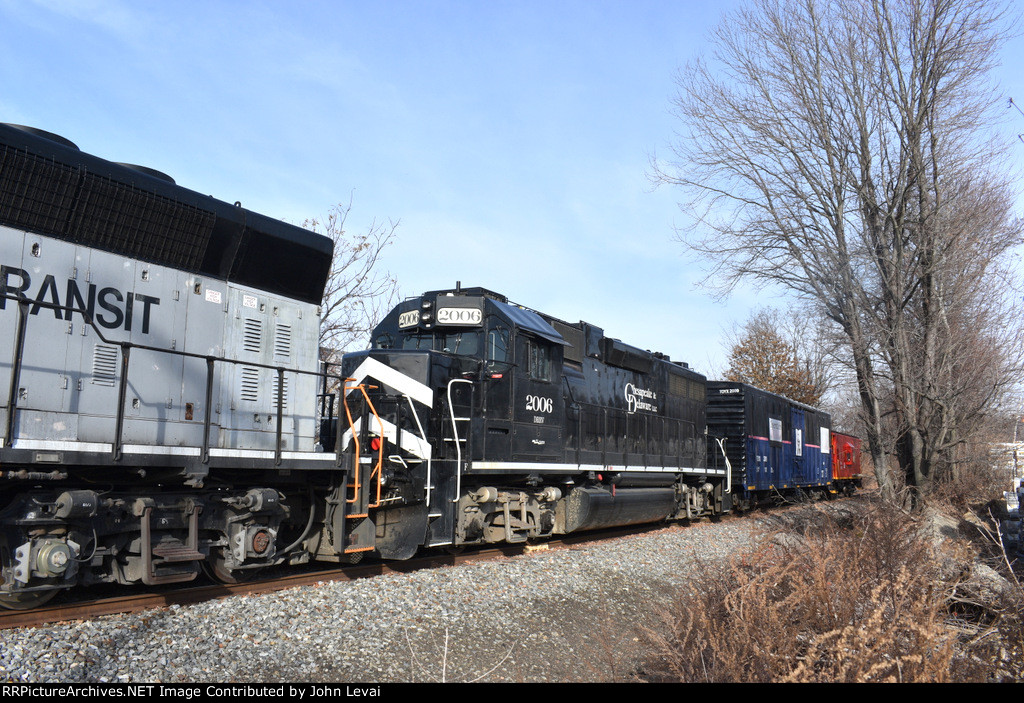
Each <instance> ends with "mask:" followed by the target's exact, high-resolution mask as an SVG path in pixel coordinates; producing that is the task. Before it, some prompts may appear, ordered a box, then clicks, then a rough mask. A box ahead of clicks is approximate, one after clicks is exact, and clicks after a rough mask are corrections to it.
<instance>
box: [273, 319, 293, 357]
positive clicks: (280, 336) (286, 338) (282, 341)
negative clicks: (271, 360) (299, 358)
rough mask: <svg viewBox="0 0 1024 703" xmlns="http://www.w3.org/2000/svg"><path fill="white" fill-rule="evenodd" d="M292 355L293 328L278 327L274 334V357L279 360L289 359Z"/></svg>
mask: <svg viewBox="0 0 1024 703" xmlns="http://www.w3.org/2000/svg"><path fill="white" fill-rule="evenodd" d="M291 355H292V327H291V325H278V326H277V328H276V329H275V334H274V356H275V357H277V358H279V359H289V358H291Z"/></svg>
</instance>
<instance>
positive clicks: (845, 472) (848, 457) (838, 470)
mask: <svg viewBox="0 0 1024 703" xmlns="http://www.w3.org/2000/svg"><path fill="white" fill-rule="evenodd" d="M832 483H833V484H834V485H835V487H836V490H837V491H839V492H842V493H849V492H852V491H853V490H854V488H856V487H858V486H860V485H861V473H860V439H858V438H857V437H851V436H850V435H847V434H843V433H841V432H833V433H832Z"/></svg>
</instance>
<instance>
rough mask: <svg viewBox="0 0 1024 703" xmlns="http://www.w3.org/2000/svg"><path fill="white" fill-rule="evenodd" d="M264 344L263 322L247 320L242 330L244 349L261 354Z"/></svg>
mask: <svg viewBox="0 0 1024 703" xmlns="http://www.w3.org/2000/svg"><path fill="white" fill-rule="evenodd" d="M262 343H263V322H261V321H260V320H250V319H249V318H246V319H245V321H244V326H243V328H242V349H244V350H245V351H247V352H256V353H259V350H260V346H261V345H262Z"/></svg>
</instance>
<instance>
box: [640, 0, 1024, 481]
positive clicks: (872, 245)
mask: <svg viewBox="0 0 1024 703" xmlns="http://www.w3.org/2000/svg"><path fill="white" fill-rule="evenodd" d="M1005 27H1006V22H1005V16H1004V11H1003V9H1002V7H1001V6H1000V5H999V4H998V3H995V2H991V1H989V0H895V1H892V2H886V1H885V0H838V1H828V2H819V1H818V0H795V1H794V2H786V1H784V0H757V1H756V2H754V3H753V4H752V5H751V6H749V7H747V8H744V9H741V10H740V11H738V12H737V13H735V14H734V15H733V16H731V17H728V18H726V20H725V21H724V22H723V23H722V24H721V25H720V26H719V28H718V29H717V30H716V32H715V35H714V46H715V53H714V55H713V56H712V57H711V59H710V60H698V61H695V62H693V63H692V64H691V65H690V66H688V67H687V69H686V70H685V71H684V72H682V73H681V74H680V77H679V80H678V83H679V89H680V92H679V97H678V99H677V101H676V108H677V110H678V115H679V117H680V118H681V120H682V122H683V125H684V131H683V132H682V133H681V134H680V136H679V139H678V141H677V142H676V144H675V145H674V152H675V155H676V159H675V160H674V162H672V163H662V162H657V161H656V162H655V164H654V168H655V173H656V177H657V178H658V179H659V180H661V181H662V182H665V183H670V184H674V185H677V186H680V187H682V188H683V189H684V190H685V192H686V193H687V194H688V196H689V197H690V200H689V202H687V203H686V207H685V208H684V209H685V211H687V212H689V213H691V214H693V216H694V226H693V229H692V230H691V233H690V236H688V237H686V241H687V242H688V243H689V244H690V245H691V246H692V247H693V248H694V249H695V250H696V251H698V252H700V253H702V254H705V255H708V256H710V257H712V259H713V260H714V261H715V262H716V264H717V266H716V268H715V269H714V271H713V274H712V275H713V276H716V280H718V281H719V282H720V283H722V285H723V286H724V287H725V288H726V289H728V288H729V287H731V286H732V285H733V284H735V283H736V282H737V281H738V280H740V279H754V280H756V281H758V282H760V283H762V284H765V285H769V284H775V285H778V286H781V287H783V288H785V289H788V290H789V291H791V292H792V293H795V294H796V295H797V296H799V297H802V298H804V299H806V300H810V301H814V302H815V304H817V305H818V306H819V308H820V310H821V311H822V313H823V314H824V315H825V316H826V317H827V318H828V319H830V320H831V321H832V322H834V323H835V325H836V326H837V327H838V329H839V330H841V331H842V334H843V337H844V339H845V342H846V345H847V348H848V351H849V358H850V361H851V363H852V365H853V367H854V371H855V376H856V380H857V387H858V393H859V396H860V403H861V409H862V413H863V420H864V427H865V429H866V433H867V439H868V443H869V447H870V450H871V453H872V458H873V460H874V464H875V470H876V475H877V477H878V480H879V485H880V486H882V489H883V491H884V492H888V490H889V488H890V486H891V480H890V479H891V475H890V467H889V465H888V463H887V461H886V459H887V457H886V454H885V450H886V447H887V446H888V447H894V448H895V455H896V458H897V460H898V466H899V468H900V469H901V470H902V471H904V472H905V473H906V475H907V478H908V479H909V482H910V483H911V484H912V485H916V486H923V485H924V484H926V483H927V482H928V481H929V480H930V478H931V477H932V476H933V474H934V471H935V470H936V467H937V466H938V465H940V464H941V463H942V462H945V461H948V458H949V457H950V456H951V454H950V452H949V451H947V450H948V448H949V446H951V444H955V443H956V442H958V441H959V440H958V439H957V435H958V434H959V433H960V432H961V430H963V429H965V428H964V426H963V423H964V422H965V421H966V419H967V418H968V417H969V416H970V412H971V411H970V410H969V409H968V408H967V406H962V411H961V412H959V413H958V412H954V411H953V410H952V401H953V399H955V398H957V397H961V396H962V395H963V389H960V388H958V384H959V382H961V381H963V380H964V378H965V375H964V373H963V369H965V368H967V367H968V366H973V364H972V358H971V357H972V355H973V354H974V353H975V352H976V351H977V350H978V348H979V347H978V345H981V344H982V343H983V342H986V341H988V340H994V339H995V338H997V337H998V336H999V334H1000V332H999V330H998V329H995V328H992V327H979V325H980V324H982V323H984V324H989V325H990V324H993V322H992V320H993V319H994V317H998V315H995V316H994V317H992V316H990V317H981V318H975V319H974V320H973V321H972V320H971V317H970V313H968V311H969V310H972V309H974V310H977V309H978V308H979V307H984V306H986V305H987V306H994V305H996V304H997V301H996V300H993V299H986V298H985V291H988V290H990V288H989V287H988V286H987V285H986V282H987V281H989V280H991V278H992V277H993V276H996V275H1006V274H1007V268H1006V267H1005V266H1004V264H1005V261H1006V256H1007V254H1008V253H1009V251H1010V249H1011V248H1012V247H1013V246H1015V245H1016V244H1018V243H1019V242H1020V240H1021V225H1020V222H1019V221H1018V220H1016V219H1015V218H1014V217H1013V216H1012V214H1011V213H1012V210H1011V208H1012V197H1011V189H1010V187H1009V183H1008V179H1007V177H1006V176H1005V174H1004V172H1003V171H1002V170H1000V168H999V164H1000V163H1001V160H1000V159H999V158H998V157H999V153H998V146H997V145H996V146H995V147H994V145H993V144H992V143H991V142H989V141H987V140H985V139H984V138H983V135H984V134H985V128H986V126H987V125H988V124H989V123H990V120H991V118H992V114H993V113H992V108H993V106H994V105H995V104H996V102H997V99H996V96H995V95H994V93H993V92H992V91H991V88H990V86H989V84H988V81H987V71H988V70H989V69H990V68H991V67H992V65H993V64H994V62H995V61H996V58H997V51H998V48H999V46H1000V45H1001V43H1002V41H1003V39H1004V38H1005ZM1004 280H1005V279H1004ZM960 311H962V313H961V312H960ZM958 319H959V320H962V323H958V322H957V320H958ZM968 329H969V331H970V332H971V339H973V340H974V343H970V344H968V345H965V344H964V341H965V339H964V338H963V337H960V336H957V335H960V334H962V333H964V332H965V331H966V330H968ZM1014 338H1016V337H1014ZM1017 351H1019V348H1017V349H1015V350H1011V352H1010V353H1009V354H1007V355H1005V356H1004V357H1003V358H1002V361H1003V363H1001V364H999V365H997V366H995V367H989V368H990V370H991V372H992V373H993V374H995V376H996V377H997V378H991V377H989V378H987V379H986V380H982V379H981V378H977V381H978V383H980V384H981V386H982V387H986V388H991V389H993V392H998V389H999V388H1001V387H1005V384H1006V377H1005V375H1004V374H1005V373H1006V371H1007V365H1008V364H1009V365H1012V364H1014V363H1016V362H1017V360H1018V359H1017V357H1016V352H1017ZM986 384H987V385H986ZM958 394H959V395H958ZM887 399H888V400H891V401H892V412H893V413H895V415H896V416H897V417H896V422H895V423H889V422H886V418H884V417H883V413H884V405H885V402H886V400H887ZM889 427H896V428H897V429H896V430H895V431H893V430H889V429H887V428H889ZM893 432H895V436H891V435H892V434H893Z"/></svg>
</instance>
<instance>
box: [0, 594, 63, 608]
mask: <svg viewBox="0 0 1024 703" xmlns="http://www.w3.org/2000/svg"><path fill="white" fill-rule="evenodd" d="M57 593H58V589H52V590H49V591H29V592H28V593H0V608H6V609H7V610H32V608H38V607H39V606H41V605H42V604H43V603H47V602H49V601H50V600H51V599H52V598H53V597H54V596H56V595H57Z"/></svg>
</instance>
